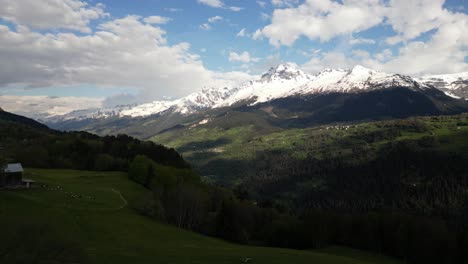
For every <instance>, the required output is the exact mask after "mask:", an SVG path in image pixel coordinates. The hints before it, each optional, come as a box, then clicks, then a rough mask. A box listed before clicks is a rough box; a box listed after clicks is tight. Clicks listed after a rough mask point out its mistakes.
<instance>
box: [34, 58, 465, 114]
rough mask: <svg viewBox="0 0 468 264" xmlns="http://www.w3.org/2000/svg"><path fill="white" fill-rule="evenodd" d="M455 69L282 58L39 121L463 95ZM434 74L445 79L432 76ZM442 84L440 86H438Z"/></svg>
mask: <svg viewBox="0 0 468 264" xmlns="http://www.w3.org/2000/svg"><path fill="white" fill-rule="evenodd" d="M458 75H460V76H461V78H462V79H461V81H460V78H455V77H454V76H458ZM458 75H457V74H452V75H437V76H433V77H431V76H427V77H422V78H412V77H410V76H406V75H401V74H391V73H385V72H381V71H376V70H372V69H368V68H365V67H363V66H361V65H356V66H354V67H353V68H352V69H349V70H344V69H330V68H327V69H324V70H323V71H321V72H319V73H318V74H316V75H311V74H308V73H306V72H304V71H303V70H301V69H300V68H299V66H297V65H296V64H294V63H283V64H279V65H278V66H276V67H271V68H270V69H269V70H268V71H267V72H266V73H265V74H263V75H262V76H261V77H260V79H258V80H252V81H248V82H246V83H244V84H242V85H240V86H238V87H222V88H204V89H202V90H201V91H200V92H195V93H192V94H190V95H188V96H186V97H183V98H180V99H176V100H172V101H170V100H166V101H153V102H150V103H144V104H137V105H126V106H118V107H112V108H103V109H84V110H77V111H73V112H70V113H68V114H65V115H62V116H51V117H49V118H46V119H45V120H42V121H44V122H46V123H60V122H64V121H69V120H78V121H79V120H85V119H102V118H109V117H119V118H122V117H130V118H140V117H147V116H151V115H157V114H164V113H165V112H177V113H180V114H182V115H190V114H194V113H196V112H200V111H204V110H208V109H213V108H222V107H229V106H232V105H235V104H237V103H239V102H243V101H245V102H248V103H249V105H255V104H258V103H265V102H269V101H272V100H275V99H279V98H286V97H292V96H305V95H312V94H327V93H334V92H341V93H360V92H367V91H372V90H378V89H385V88H391V87H406V88H409V89H412V90H421V89H422V90H424V89H429V88H430V87H435V88H438V89H439V90H442V91H443V92H444V93H446V94H447V95H449V96H451V97H455V98H462V97H461V96H459V95H460V93H461V94H462V95H463V94H464V93H463V92H455V93H456V94H457V95H455V94H454V89H450V90H449V89H448V88H446V87H445V86H448V85H458V86H457V89H455V90H457V91H458V90H464V89H465V90H468V89H467V88H466V86H468V73H462V74H458ZM463 78H465V79H463ZM439 79H442V80H446V81H444V82H440V81H439V82H436V81H434V80H439ZM453 79H455V80H453ZM457 82H458V83H459V84H458V83H457ZM449 83H450V84H449ZM454 83H455V84H454ZM442 84H443V85H444V87H437V86H440V85H442ZM461 86H463V87H461ZM460 87H461V88H460ZM465 98H468V92H466V97H465Z"/></svg>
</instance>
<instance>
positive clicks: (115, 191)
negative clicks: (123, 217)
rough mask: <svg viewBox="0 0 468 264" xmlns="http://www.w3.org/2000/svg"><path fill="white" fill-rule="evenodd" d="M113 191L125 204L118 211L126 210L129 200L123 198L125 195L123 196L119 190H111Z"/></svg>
mask: <svg viewBox="0 0 468 264" xmlns="http://www.w3.org/2000/svg"><path fill="white" fill-rule="evenodd" d="M111 190H112V191H113V192H114V193H116V194H118V195H119V197H120V199H121V200H122V202H123V204H122V205H121V206H120V207H119V208H117V209H116V210H119V209H122V208H124V207H125V206H127V205H128V202H127V200H126V199H125V197H123V195H122V193H121V192H119V191H117V190H116V189H114V188H111Z"/></svg>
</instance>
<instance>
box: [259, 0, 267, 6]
mask: <svg viewBox="0 0 468 264" xmlns="http://www.w3.org/2000/svg"><path fill="white" fill-rule="evenodd" d="M257 4H258V5H259V6H260V7H261V8H265V7H266V4H267V3H266V2H265V1H257Z"/></svg>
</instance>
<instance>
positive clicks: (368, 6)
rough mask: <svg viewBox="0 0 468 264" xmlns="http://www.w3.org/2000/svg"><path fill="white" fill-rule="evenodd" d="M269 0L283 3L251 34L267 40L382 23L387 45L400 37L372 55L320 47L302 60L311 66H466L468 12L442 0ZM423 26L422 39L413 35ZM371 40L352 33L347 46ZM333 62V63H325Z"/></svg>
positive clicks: (345, 33)
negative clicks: (295, 1) (298, 0)
mask: <svg viewBox="0 0 468 264" xmlns="http://www.w3.org/2000/svg"><path fill="white" fill-rule="evenodd" d="M274 2H276V5H277V6H286V7H287V8H284V9H276V10H274V12H273V15H272V19H271V23H270V24H269V25H267V26H265V27H263V28H260V29H258V30H257V31H256V32H255V33H254V34H253V38H254V39H262V38H267V39H268V40H269V42H270V43H271V44H272V45H275V46H281V45H285V46H291V45H293V44H294V43H295V42H296V40H298V39H299V38H300V37H301V36H305V37H307V38H309V39H310V40H318V41H321V42H327V41H329V40H331V39H333V38H336V37H343V38H347V37H349V36H352V35H353V34H354V33H359V32H362V31H365V30H367V29H370V28H373V27H376V26H385V25H386V26H389V27H391V28H392V29H393V31H394V32H395V34H394V35H393V36H390V37H388V38H387V39H386V40H385V42H386V45H387V46H388V45H395V44H397V43H400V42H403V43H402V46H401V48H399V49H398V50H397V52H392V51H391V50H390V49H388V48H386V47H385V43H382V45H384V50H382V51H377V52H376V53H375V55H371V54H366V55H365V54H364V53H362V52H360V51H355V52H352V53H351V54H348V55H347V56H345V54H343V52H341V51H339V50H337V51H332V52H327V53H323V54H321V56H315V57H313V58H312V59H311V61H310V62H308V63H307V64H306V66H307V67H309V68H310V69H313V70H317V69H318V68H323V67H327V66H331V67H341V66H350V65H352V64H354V63H359V64H364V65H365V66H368V67H374V68H378V69H382V70H385V71H389V72H400V73H406V74H413V75H419V74H423V73H425V74H430V73H447V72H459V71H467V70H468V63H466V61H465V58H466V57H467V56H468V41H467V38H468V34H466V33H464V32H468V15H466V14H465V13H457V12H456V11H450V10H448V9H446V8H444V3H445V1H444V0H432V1H427V0H390V1H379V0H366V1H360V0H346V1H340V2H338V1H331V0H321V1H313V0H306V1H305V2H304V3H302V4H300V5H299V6H297V7H294V5H288V4H287V3H283V1H275V0H274ZM273 4H275V3H273ZM428 32H429V35H428V36H429V38H428V39H427V40H418V39H417V37H420V36H421V35H422V34H424V33H428ZM375 43H376V42H375V40H373V39H366V38H353V37H351V38H350V39H349V41H348V44H347V45H348V47H347V49H351V46H352V45H363V44H366V45H371V44H375ZM338 48H339V49H343V47H342V46H341V47H338ZM349 56H351V57H349ZM333 63H335V64H337V65H335V66H333V65H330V64H333Z"/></svg>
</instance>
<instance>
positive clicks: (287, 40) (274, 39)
mask: <svg viewBox="0 0 468 264" xmlns="http://www.w3.org/2000/svg"><path fill="white" fill-rule="evenodd" d="M286 2H289V1H286ZM277 4H286V3H284V1H278V3H277ZM383 11H384V9H383V7H382V6H381V5H380V1H378V0H368V1H358V0H349V1H345V2H344V3H340V2H336V1H331V0H322V1H312V0H307V1H306V2H305V3H303V4H301V5H300V6H298V7H294V8H286V9H276V10H275V11H274V12H273V15H272V22H271V24H270V25H267V26H266V27H264V28H263V29H260V30H259V32H258V34H257V38H258V37H259V35H260V34H261V35H263V36H265V37H267V38H268V39H269V41H270V43H271V44H272V45H275V46H280V45H286V46H291V45H292V44H293V43H294V42H295V41H296V40H297V39H299V38H300V37H301V36H303V35H304V36H306V37H308V38H309V39H312V40H315V39H318V40H320V41H328V40H330V39H332V38H333V37H336V36H339V35H344V34H351V33H353V32H360V31H364V30H367V29H369V28H371V27H373V26H375V25H378V24H380V23H381V22H382V21H383V16H382V15H381V14H382V13H383Z"/></svg>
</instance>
